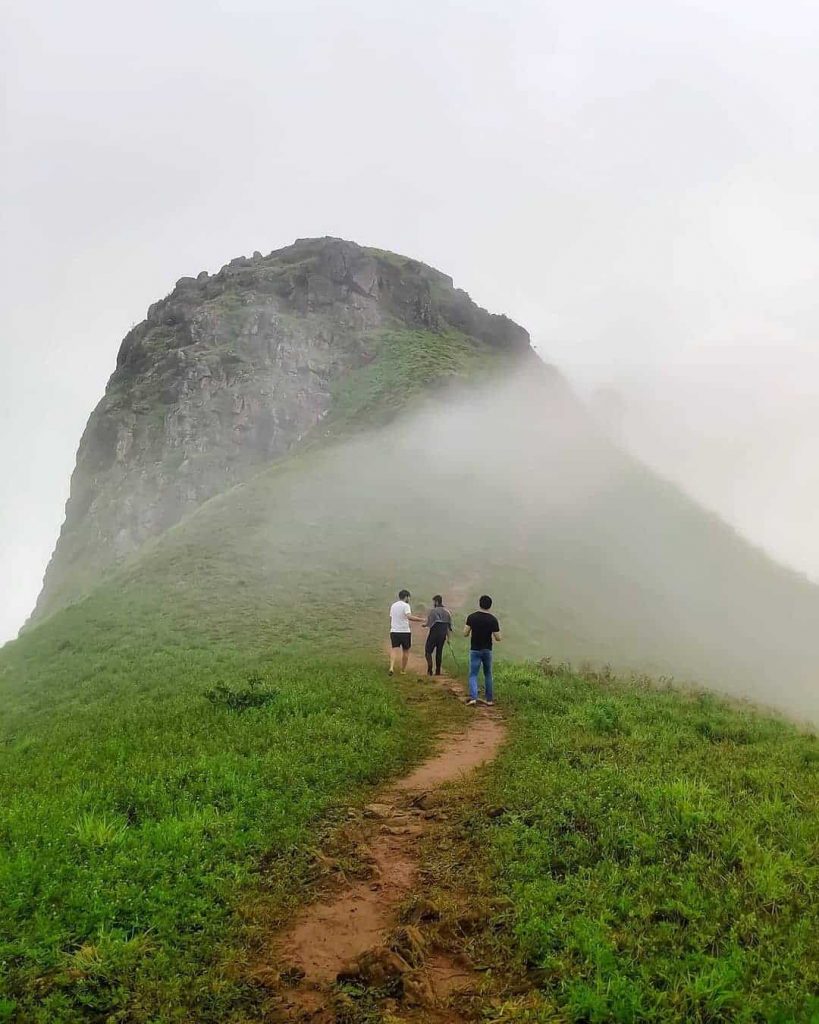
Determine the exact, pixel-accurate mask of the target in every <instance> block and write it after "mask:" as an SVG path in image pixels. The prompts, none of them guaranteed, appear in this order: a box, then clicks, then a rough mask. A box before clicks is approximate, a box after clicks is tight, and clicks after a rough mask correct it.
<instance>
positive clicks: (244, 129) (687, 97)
mask: <svg viewBox="0 0 819 1024" xmlns="http://www.w3.org/2000/svg"><path fill="white" fill-rule="evenodd" d="M2 11H3V13H2V19H3V22H4V24H3V25H2V26H0V40H1V41H0V47H2V53H0V59H1V60H2V73H3V91H4V105H3V112H2V147H3V148H2V154H0V157H1V158H2V159H1V161H0V162H2V172H1V173H2V175H3V178H2V188H3V221H2V254H1V256H0V259H2V263H1V264H0V288H1V289H2V293H0V302H1V303H2V310H1V311H0V313H1V314H2V333H0V346H2V352H0V357H1V359H0V367H1V368H2V373H1V374H0V389H2V394H1V395H0V399H1V401H0V431H1V433H0V567H1V568H2V578H3V587H2V590H1V591H0V640H2V639H5V638H8V637H10V636H12V635H14V633H15V632H16V630H17V628H18V627H19V625H20V624H21V622H22V620H23V619H24V618H25V616H26V615H27V613H28V612H29V610H30V609H31V607H32V605H33V603H34V600H35V597H36V594H37V592H38V590H39V585H40V580H41V578H42V574H43V571H44V568H45V563H46V561H47V559H48V557H49V555H50V552H51V550H52V548H53V546H54V543H55V540H56V536H57V532H58V530H59V526H60V524H61V522H62V517H63V504H64V502H65V499H66V497H67V490H68V480H69V475H70V473H71V470H72V468H73V464H74V457H75V453H76V448H77V443H78V441H79V437H80V434H81V432H82V429H83V427H84V425H85V421H86V419H87V417H88V414H89V412H90V411H91V409H92V407H93V406H94V404H95V403H96V402H97V400H98V399H99V397H100V396H101V394H102V392H103V389H104V387H105V382H106V380H107V378H108V376H109V374H110V373H111V371H112V369H113V366H114V359H115V355H116V351H117V348H118V345H119V342H120V340H121V338H122V336H123V335H124V334H125V332H126V331H127V330H128V329H129V327H130V326H131V325H132V324H134V323H136V322H138V321H139V320H141V319H142V318H143V317H144V315H145V312H146V309H147V307H148V305H149V304H150V303H151V302H153V301H154V300H156V299H157V298H159V297H161V296H163V295H165V294H166V293H167V292H168V291H169V290H170V288H171V287H172V286H173V284H174V282H175V281H176V280H177V278H179V277H181V276H183V275H195V274H196V273H198V272H199V271H200V270H203V269H207V270H209V271H214V270H216V269H218V268H219V267H220V266H221V265H222V264H223V263H225V262H227V261H228V260H229V259H231V258H232V257H234V256H238V255H243V254H249V253H251V252H252V251H253V250H254V249H260V250H261V251H263V252H268V251H270V250H271V249H274V248H279V247H280V246H282V245H286V244H288V243H290V242H291V241H292V240H293V239H295V238H296V237H300V236H309V235H324V234H332V235H339V236H342V237H345V238H350V239H353V240H356V241H359V242H361V243H364V244H371V245H377V246H380V247H384V248H388V249H393V250H396V251H399V252H402V253H406V254H409V255H412V256H416V257H418V258H420V259H423V260H424V261H426V262H428V263H431V264H433V265H435V266H437V267H439V268H440V269H442V270H444V271H446V272H447V273H449V274H451V275H452V276H453V277H454V278H455V281H456V283H457V284H459V285H460V286H462V287H464V288H466V289H467V290H468V291H469V292H470V293H471V294H472V296H473V297H474V298H475V299H476V300H477V301H479V302H480V303H481V304H482V305H485V306H487V307H488V308H490V309H492V310H493V311H497V312H507V313H508V314H509V315H511V316H512V317H514V318H515V319H516V320H518V321H519V322H521V323H523V324H524V325H525V326H526V327H528V329H529V330H530V332H531V334H532V337H533V340H534V342H535V344H536V345H537V347H538V349H539V350H540V351H541V352H542V353H543V354H544V356H546V357H547V358H548V359H549V360H550V361H553V362H555V363H557V364H558V365H559V366H561V367H562V368H563V369H564V371H565V372H566V373H567V375H568V376H569V377H570V378H571V379H572V380H573V381H574V382H575V384H576V386H577V387H578V389H579V390H580V391H581V392H582V393H583V394H584V395H586V396H588V397H589V398H590V399H591V400H592V401H593V404H594V407H595V408H596V409H597V410H598V411H599V413H600V415H601V416H603V417H604V418H605V420H606V422H607V423H608V424H609V425H610V426H611V428H612V430H614V431H615V432H617V433H618V435H619V436H620V437H621V439H622V440H623V442H624V443H626V444H628V445H629V446H630V447H632V448H633V449H634V450H635V451H636V452H637V453H638V454H639V455H640V456H641V457H642V458H644V459H646V460H647V461H649V462H651V463H652V464H653V465H655V466H657V467H658V468H659V469H660V470H661V471H662V472H664V473H665V474H666V475H667V476H670V477H672V478H674V479H676V480H678V481H680V482H681V483H682V484H683V485H684V486H686V488H687V489H688V490H689V491H690V492H691V493H692V494H694V495H695V496H696V497H697V498H699V499H700V500H701V501H702V502H703V503H705V504H707V505H709V506H711V507H713V508H715V509H717V510H718V511H720V512H721V513H722V514H723V515H725V516H726V517H727V518H729V519H730V520H731V521H732V522H734V523H735V524H736V525H738V526H739V528H741V529H742V531H743V532H744V533H745V534H746V535H747V536H749V537H750V538H751V539H753V540H754V541H755V542H757V543H759V544H762V545H764V546H765V547H766V548H767V549H768V550H769V551H771V552H772V553H773V554H774V555H775V556H776V557H778V558H780V559H781V560H783V561H787V562H788V563H789V564H791V565H794V566H796V567H799V568H801V569H803V570H804V571H806V572H808V573H809V574H811V575H812V576H814V577H815V578H819V531H817V529H816V527H815V524H814V520H815V517H816V508H817V500H818V499H819V469H817V441H819V344H817V341H819V331H818V330H817V328H819V290H818V289H817V285H816V276H817V268H819V116H817V115H819V109H818V108H819V60H817V52H819V6H817V5H816V4H815V3H807V2H806V3H800V2H793V0H780V2H779V3H776V4H772V3H770V2H769V0H765V2H761V0H712V2H699V3H675V2H669V0H619V2H617V3H613V2H611V0H560V2H553V3H549V2H547V0H532V2H528V0H502V2H501V0H473V2H460V3H459V2H453V0H408V2H405V0H353V2H349V3H343V2H332V3H330V2H326V3H322V2H317V0H297V2H292V3H290V2H280V0H265V2H262V0H257V2H222V3H212V2H207V0H195V2H194V0H189V2H181V0H164V2H163V3H153V2H151V0H148V2H141V3H140V4H127V5H126V4H123V3H117V2H111V0H106V2H84V0H73V2H72V3H70V4H69V3H65V2H50V3H42V2H39V0H5V2H4V4H3V8H2ZM600 389H603V390H602V391H600Z"/></svg>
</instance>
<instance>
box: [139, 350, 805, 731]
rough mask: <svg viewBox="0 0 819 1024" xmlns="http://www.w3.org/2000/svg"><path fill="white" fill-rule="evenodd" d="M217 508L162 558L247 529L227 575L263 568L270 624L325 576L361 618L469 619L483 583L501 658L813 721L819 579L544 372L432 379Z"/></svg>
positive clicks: (305, 600) (348, 615)
mask: <svg viewBox="0 0 819 1024" xmlns="http://www.w3.org/2000/svg"><path fill="white" fill-rule="evenodd" d="M538 370H539V371H540V372H538ZM544 378H545V380H544ZM207 509H208V511H206V512H205V513H204V514H203V515H202V516H195V517H194V518H193V520H191V522H190V523H189V525H188V528H187V529H184V530H182V531H181V532H180V533H179V534H178V537H176V538H173V537H172V538H171V539H170V540H169V546H170V548H167V547H164V546H163V545H161V544H160V546H159V548H158V549H157V551H156V557H157V558H158V560H159V562H161V563H163V562H165V561H166V559H167V557H168V554H169V550H170V551H173V549H174V546H175V545H176V544H177V543H178V544H180V545H182V547H183V548H184V549H189V548H190V547H191V546H192V545H193V546H201V548H203V549H208V548H214V549H215V552H216V557H217V559H218V558H220V557H221V556H220V551H221V549H222V545H223V538H224V537H225V536H232V537H234V538H238V537H241V538H243V539H244V547H243V550H242V551H241V555H239V556H236V563H235V564H236V565H237V566H238V565H239V564H241V565H245V564H247V566H248V568H247V569H245V570H243V569H241V568H238V567H237V569H236V571H237V572H238V573H239V574H240V575H241V573H242V572H243V571H249V572H252V573H254V574H255V573H258V572H261V573H262V574H263V577H262V579H261V580H260V579H255V582H254V586H257V587H260V588H261V591H262V592H263V593H266V594H267V595H268V601H269V603H270V611H269V614H271V615H272V616H273V617H274V618H278V617H280V616H281V615H285V616H286V615H287V614H288V610H289V609H290V607H291V606H292V605H294V604H295V605H296V606H298V607H309V606H310V603H311V601H313V600H315V599H316V596H317V595H319V594H321V593H322V592H323V591H325V589H326V588H327V587H328V586H329V587H331V588H333V589H332V593H333V595H334V597H333V601H334V607H336V610H337V614H338V617H339V621H347V620H349V625H350V628H351V629H354V628H356V624H357V623H358V622H359V621H360V620H361V619H362V617H364V618H365V619H366V620H367V621H372V622H375V621H379V610H378V609H379V608H381V613H382V615H383V609H384V608H386V607H387V605H388V604H389V601H390V600H391V599H393V598H394V594H395V592H396V591H397V590H398V589H399V588H400V587H408V588H409V589H410V590H411V591H412V592H413V594H414V597H415V600H416V602H419V601H426V602H429V600H430V597H431V595H432V594H434V593H436V592H441V593H443V594H444V595H445V597H446V600H447V603H448V604H449V605H450V607H452V608H453V610H454V611H455V612H456V616H457V619H456V621H458V622H459V623H460V621H462V616H463V615H464V614H465V613H466V612H467V611H469V610H471V609H472V608H473V607H474V606H475V602H476V600H477V597H478V595H479V594H480V593H481V592H485V591H488V592H490V593H492V594H493V596H494V598H495V600H496V610H497V612H498V614H499V615H500V616H501V618H502V620H503V623H504V633H505V637H506V642H505V643H504V648H503V656H504V657H510V656H511V657H514V658H519V657H534V658H541V657H544V656H548V657H551V658H552V659H553V660H554V661H555V662H559V661H565V660H568V661H571V662H572V663H573V664H575V665H577V664H578V663H580V662H583V661H590V662H592V663H593V664H597V665H600V664H604V663H609V664H611V665H613V666H614V667H615V669H616V670H617V671H618V672H629V671H636V672H640V673H643V672H644V673H648V674H649V675H651V676H652V677H654V678H655V679H656V678H658V677H660V676H673V678H674V679H675V680H676V681H677V682H678V683H683V684H687V683H693V684H695V685H707V686H710V687H713V688H716V689H719V690H722V691H725V692H728V693H731V694H734V695H737V696H743V697H750V698H752V699H754V700H756V701H761V702H763V703H765V704H769V705H775V706H776V707H778V708H780V709H782V710H785V711H787V712H789V713H790V714H792V715H795V716H797V717H799V718H802V719H808V720H810V721H812V722H814V723H817V722H819V691H817V688H816V685H815V677H816V672H815V623H816V621H817V619H819V588H817V587H815V586H812V585H811V584H809V583H808V582H807V581H805V580H804V579H803V578H802V577H800V576H799V575H798V574H797V573H794V572H792V571H789V570H786V569H783V568H782V567H780V566H779V565H777V564H776V563H775V562H773V561H771V560H770V559H768V558H767V557H765V556H764V555H763V554H761V553H760V552H759V551H758V550H757V549H755V548H753V547H752V546H751V545H749V544H748V543H747V541H744V540H743V539H742V538H741V537H739V536H738V534H737V533H736V532H735V531H733V530H732V529H731V528H730V527H728V526H726V525H725V524H724V523H722V522H721V521H720V520H719V519H718V518H717V517H716V516H714V515H713V514H711V513H708V512H707V511H705V510H703V509H702V508H701V507H699V506H698V505H696V504H695V503H694V502H693V501H691V500H690V499H689V498H687V497H686V496H685V495H684V494H683V493H682V492H681V491H679V490H678V489H677V488H675V487H673V486H671V485H669V484H667V483H665V482H663V481H661V480H659V479H658V478H657V477H656V476H654V475H653V474H651V473H650V472H648V471H647V470H645V468H644V467H642V466H641V465H640V464H639V463H637V462H635V461H634V460H633V459H630V458H628V457H627V456H626V455H625V454H624V453H623V452H622V451H621V450H620V449H618V448H616V447H615V446H613V445H611V444H610V443H609V442H608V441H607V439H606V438H605V436H604V435H603V434H602V433H601V432H600V431H599V430H598V429H596V428H595V425H594V422H593V421H592V420H591V418H590V417H589V416H588V414H587V413H586V412H585V410H584V409H583V407H582V406H581V405H580V404H579V403H578V402H577V400H576V399H575V398H574V397H573V396H572V395H571V393H570V392H569V391H568V390H567V389H566V387H565V385H563V383H562V382H561V381H560V380H559V379H557V380H556V379H552V380H551V381H550V380H549V374H548V372H547V371H546V370H545V369H544V368H543V367H540V368H538V367H537V366H536V365H529V366H528V367H527V368H526V369H525V371H524V372H522V373H521V374H515V375H513V376H511V378H506V377H504V378H502V379H495V380H493V381H492V382H491V383H488V384H487V385H485V386H482V387H480V388H472V389H470V390H469V391H466V392H459V391H450V390H448V391H446V392H444V393H440V392H437V393H436V394H435V395H434V397H432V398H430V400H429V401H428V402H427V403H426V404H425V405H424V406H423V407H422V408H421V409H420V410H417V411H415V412H414V413H413V414H411V415H410V414H405V415H403V416H401V417H399V419H398V420H397V421H396V422H395V423H394V424H392V425H391V426H388V427H382V428H381V429H380V430H378V431H377V432H375V433H374V434H370V435H366V436H362V437H356V438H355V439H353V440H348V441H345V442H344V443H341V444H335V445H333V446H332V447H331V448H329V449H328V450H324V451H322V452H320V453H315V454H314V455H312V456H309V457H306V458H302V459H299V460H296V462H295V463H294V464H291V467H290V468H289V469H288V470H287V471H286V472H281V473H280V472H276V473H273V474H269V475H268V474H262V475H261V476H260V477H259V478H257V479H256V480H255V481H253V482H251V483H250V484H249V485H248V486H247V488H245V489H243V488H239V489H238V490H236V491H234V492H230V493H229V494H227V495H226V496H225V497H224V498H223V499H220V500H219V501H217V502H215V503H211V504H210V506H207ZM234 517H238V518H234ZM237 547H240V546H239V545H237V544H236V542H235V541H233V547H232V548H231V550H233V551H234V552H235V551H236V549H237ZM170 562H171V564H172V563H173V558H170ZM215 578H217V579H218V570H217V571H216V576H215ZM339 581H344V582H342V583H340V582H339ZM295 588H297V593H296V590H295ZM378 593H380V595H381V597H380V603H379V600H378V598H375V597H374V595H375V594H378ZM294 594H295V597H294ZM208 599H209V600H210V599H211V598H208ZM212 599H215V600H217V601H218V593H215V594H214V595H213V597H212ZM371 642H372V643H376V642H377V638H376V637H371Z"/></svg>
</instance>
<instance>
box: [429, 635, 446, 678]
mask: <svg viewBox="0 0 819 1024" xmlns="http://www.w3.org/2000/svg"><path fill="white" fill-rule="evenodd" d="M448 634H449V630H448V629H447V626H446V623H445V622H436V623H435V625H434V626H433V627H432V628H431V629H430V631H429V636H428V637H427V642H426V644H425V646H424V654H426V656H427V672H429V674H430V675H432V652H433V651H435V675H436V676H439V675H440V674H441V661H442V660H443V657H444V644H445V643H446V638H447V636H448Z"/></svg>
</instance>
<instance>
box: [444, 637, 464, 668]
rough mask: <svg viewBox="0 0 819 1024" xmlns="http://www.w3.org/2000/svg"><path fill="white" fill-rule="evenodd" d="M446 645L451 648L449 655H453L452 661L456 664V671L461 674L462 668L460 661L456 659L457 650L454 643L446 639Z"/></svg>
mask: <svg viewBox="0 0 819 1024" xmlns="http://www.w3.org/2000/svg"><path fill="white" fill-rule="evenodd" d="M446 645H447V647H448V648H449V653H450V654H451V655H452V660H453V661H454V662H455V671H456V672H460V671H461V666H460V665H459V664H458V659H457V658H456V657H455V648H454V647H453V646H452V641H451V640H450V639H449V637H447V638H446Z"/></svg>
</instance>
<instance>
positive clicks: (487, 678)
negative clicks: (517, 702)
mask: <svg viewBox="0 0 819 1024" xmlns="http://www.w3.org/2000/svg"><path fill="white" fill-rule="evenodd" d="M481 654H482V655H483V686H484V690H485V692H486V700H487V703H492V702H493V701H494V700H495V694H494V691H495V680H494V678H493V676H492V651H481Z"/></svg>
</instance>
